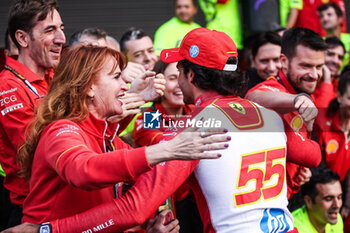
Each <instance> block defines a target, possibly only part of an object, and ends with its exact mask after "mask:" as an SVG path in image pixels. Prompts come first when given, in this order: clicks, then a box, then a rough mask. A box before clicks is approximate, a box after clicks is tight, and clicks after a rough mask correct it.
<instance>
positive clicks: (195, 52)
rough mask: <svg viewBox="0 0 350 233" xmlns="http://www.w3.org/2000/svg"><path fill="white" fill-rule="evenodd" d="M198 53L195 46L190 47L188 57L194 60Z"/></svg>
mask: <svg viewBox="0 0 350 233" xmlns="http://www.w3.org/2000/svg"><path fill="white" fill-rule="evenodd" d="M198 53H199V49H198V47H197V45H192V46H191V48H190V56H191V57H193V58H195V57H197V56H198Z"/></svg>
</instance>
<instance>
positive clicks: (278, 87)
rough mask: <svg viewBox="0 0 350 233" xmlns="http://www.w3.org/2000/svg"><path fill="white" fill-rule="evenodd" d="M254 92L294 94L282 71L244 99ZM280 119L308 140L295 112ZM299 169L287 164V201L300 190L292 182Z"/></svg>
mask: <svg viewBox="0 0 350 233" xmlns="http://www.w3.org/2000/svg"><path fill="white" fill-rule="evenodd" d="M255 90H259V91H273V92H285V93H290V94H296V92H295V90H294V89H293V87H292V85H291V84H290V83H289V82H288V80H287V78H286V76H285V75H284V74H283V72H282V71H280V72H279V73H278V76H277V78H275V77H271V78H269V79H267V80H266V81H264V82H262V83H259V84H258V85H256V86H255V87H253V88H252V89H250V90H249V91H248V93H247V94H246V97H247V96H249V94H250V93H251V92H252V91H255ZM281 117H282V118H283V119H284V120H285V121H286V122H287V123H288V125H289V126H290V127H291V128H292V129H293V130H294V132H295V133H296V134H298V135H299V136H300V137H301V138H302V140H306V141H307V140H310V139H308V138H309V133H308V132H307V129H306V125H305V123H304V120H303V118H302V117H301V116H300V114H299V113H298V112H297V111H294V112H290V113H287V114H282V115H281ZM292 146H293V147H296V148H301V145H298V144H294V145H292ZM308 146H310V147H309V148H308V149H309V150H310V151H315V150H316V151H317V150H319V146H318V144H317V143H315V144H313V143H310V144H308ZM287 161H288V155H287ZM303 166H306V167H307V165H303ZM316 166H317V165H316ZM300 168H301V165H298V164H295V163H291V162H287V184H288V199H289V198H290V197H291V196H292V195H293V194H294V193H297V192H299V190H300V186H299V184H298V183H297V182H295V181H294V179H295V178H296V177H297V176H298V173H299V170H300Z"/></svg>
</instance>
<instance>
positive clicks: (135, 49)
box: [120, 28, 158, 70]
mask: <svg viewBox="0 0 350 233" xmlns="http://www.w3.org/2000/svg"><path fill="white" fill-rule="evenodd" d="M120 49H121V51H122V52H123V53H124V54H125V56H126V57H127V58H128V60H129V61H131V62H134V63H137V64H141V65H143V67H144V68H145V69H146V70H153V67H154V64H156V62H157V61H158V57H157V55H156V53H155V51H154V47H153V42H152V39H151V38H150V37H149V36H148V35H147V34H146V33H145V32H144V31H143V30H141V29H136V28H130V29H129V30H127V31H126V32H124V34H123V35H122V37H121V39H120Z"/></svg>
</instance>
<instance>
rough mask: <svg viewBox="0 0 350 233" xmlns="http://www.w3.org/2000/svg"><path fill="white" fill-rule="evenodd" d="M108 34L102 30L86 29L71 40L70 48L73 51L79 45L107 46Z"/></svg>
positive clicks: (75, 34)
mask: <svg viewBox="0 0 350 233" xmlns="http://www.w3.org/2000/svg"><path fill="white" fill-rule="evenodd" d="M106 38H107V33H106V32H105V31H104V30H102V29H100V28H85V29H83V30H80V31H77V32H75V33H74V34H73V35H71V37H70V38H69V43H68V45H69V47H70V48H71V49H73V48H74V47H76V46H78V45H89V44H91V45H96V46H107V39H106Z"/></svg>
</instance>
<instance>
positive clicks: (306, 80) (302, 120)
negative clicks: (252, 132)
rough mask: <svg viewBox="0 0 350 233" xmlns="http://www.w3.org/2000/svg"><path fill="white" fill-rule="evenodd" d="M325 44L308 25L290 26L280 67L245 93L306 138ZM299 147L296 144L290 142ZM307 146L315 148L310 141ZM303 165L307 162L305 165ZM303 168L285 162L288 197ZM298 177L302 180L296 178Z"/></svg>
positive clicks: (286, 33) (303, 175) (320, 72)
mask: <svg viewBox="0 0 350 233" xmlns="http://www.w3.org/2000/svg"><path fill="white" fill-rule="evenodd" d="M326 48H327V46H326V44H325V42H324V40H323V39H322V37H321V36H320V35H318V34H316V33H315V32H313V31H311V30H310V29H305V28H293V29H290V30H287V31H286V32H285V33H284V35H283V38H282V54H281V64H282V69H281V70H280V72H279V73H278V75H277V76H276V77H272V78H270V79H268V80H266V81H264V82H262V83H260V84H258V85H257V86H255V87H254V88H253V89H251V90H250V91H249V92H248V93H247V95H246V97H247V98H248V99H249V100H252V101H254V102H257V103H259V104H260V105H262V106H265V107H268V108H272V109H274V110H275V111H277V112H278V113H280V114H282V117H283V118H284V120H285V121H286V122H287V123H288V124H289V125H290V127H291V128H292V129H293V130H294V132H295V133H296V134H298V135H299V136H300V137H301V138H303V140H309V139H308V137H309V133H308V132H311V130H312V126H313V122H314V119H315V118H316V115H317V109H316V107H315V105H314V103H313V100H312V99H311V97H310V96H309V95H311V94H312V93H313V92H314V91H315V88H316V85H317V82H318V81H319V80H320V78H321V76H322V68H323V65H324V62H325V60H324V53H325V52H324V51H325V50H326ZM294 146H295V147H300V145H294ZM314 146H315V147H314V148H310V149H311V150H319V148H316V147H318V145H314ZM305 167H307V166H305ZM307 172H308V173H309V174H310V175H311V173H310V171H309V170H308V169H307V168H302V167H301V166H300V165H296V164H292V163H288V164H287V177H288V179H287V181H288V197H291V196H292V194H294V193H296V192H298V191H299V189H300V185H301V184H302V183H305V181H307V180H308V179H307V177H306V179H304V177H305V174H306V173H307ZM300 178H302V180H301V179H300Z"/></svg>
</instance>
